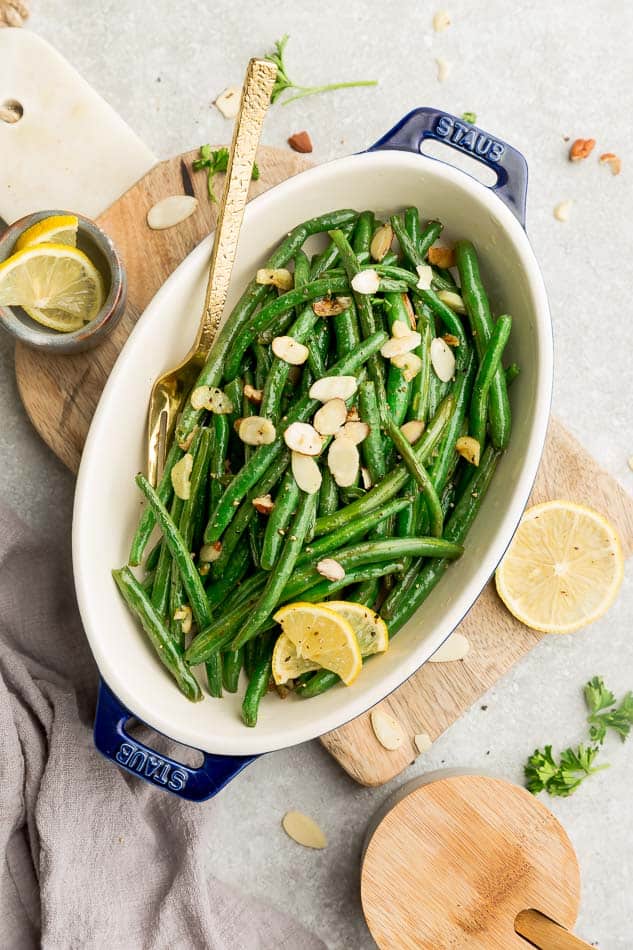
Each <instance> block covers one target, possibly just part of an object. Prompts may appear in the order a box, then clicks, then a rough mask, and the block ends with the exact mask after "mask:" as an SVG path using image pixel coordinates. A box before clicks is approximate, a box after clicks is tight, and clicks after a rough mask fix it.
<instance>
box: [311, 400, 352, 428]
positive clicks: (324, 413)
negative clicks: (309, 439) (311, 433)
mask: <svg viewBox="0 0 633 950" xmlns="http://www.w3.org/2000/svg"><path fill="white" fill-rule="evenodd" d="M346 419H347V406H346V405H345V400H344V399H330V400H328V402H324V403H323V405H322V406H321V408H320V409H318V410H317V411H316V412H315V414H314V419H313V420H312V421H313V423H314V428H315V429H316V430H317V432H318V433H319V434H320V435H334V433H335V432H338V430H339V429H340V428H341V427H342V426H343V425H345V420H346Z"/></svg>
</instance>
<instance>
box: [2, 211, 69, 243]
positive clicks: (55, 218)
mask: <svg viewBox="0 0 633 950" xmlns="http://www.w3.org/2000/svg"><path fill="white" fill-rule="evenodd" d="M78 228H79V219H78V218H77V217H76V215H74V214H52V215H50V216H49V217H48V218H42V220H41V221H37V222H36V223H35V224H32V225H31V227H30V228H27V229H26V231H23V232H22V234H21V235H20V237H19V238H18V239H17V241H16V242H15V250H16V251H23V250H24V248H25V247H33V245H34V244H42V243H46V244H68V245H69V246H70V247H76V246H77V230H78Z"/></svg>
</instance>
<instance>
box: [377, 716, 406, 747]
mask: <svg viewBox="0 0 633 950" xmlns="http://www.w3.org/2000/svg"><path fill="white" fill-rule="evenodd" d="M369 718H370V720H371V727H372V729H373V730H374V735H375V736H376V738H377V739H378V742H379V743H380V744H381V746H383V747H384V748H385V749H389V751H390V752H395V750H396V749H399V748H400V747H401V746H402V745H403V743H404V739H405V735H404V730H403V728H402V726H401V725H400V723H399V722H398V720H397V719H394V717H393V716H390V715H389V713H386V712H385V711H384V710H383V709H372V711H371V713H370V716H369Z"/></svg>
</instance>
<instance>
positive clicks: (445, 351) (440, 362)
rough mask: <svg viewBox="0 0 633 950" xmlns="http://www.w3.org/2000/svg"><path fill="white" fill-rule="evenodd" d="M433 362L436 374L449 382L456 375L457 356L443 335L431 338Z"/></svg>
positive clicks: (443, 380)
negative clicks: (443, 338)
mask: <svg viewBox="0 0 633 950" xmlns="http://www.w3.org/2000/svg"><path fill="white" fill-rule="evenodd" d="M431 364H432V366H433V369H434V370H435V374H436V376H437V377H438V378H439V379H441V380H442V382H443V383H448V382H449V381H450V380H451V379H452V378H453V376H454V375H455V356H454V355H453V351H452V350H451V348H450V346H447V345H446V343H445V342H444V340H442V338H441V337H438V336H436V337H435V339H434V340H431Z"/></svg>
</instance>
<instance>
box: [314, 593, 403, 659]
mask: <svg viewBox="0 0 633 950" xmlns="http://www.w3.org/2000/svg"><path fill="white" fill-rule="evenodd" d="M325 606H326V607H329V608H330V609H331V610H335V611H336V613H337V614H340V615H341V617H344V618H345V619H346V620H347V621H348V622H349V623H350V624H351V626H352V629H353V631H354V633H355V634H356V639H357V640H358V646H359V647H360V653H361V656H372V655H373V654H374V653H384V652H385V650H386V649H387V647H388V646H389V631H388V630H387V624H386V623H385V621H384V620H383V619H382V617H379V616H378V614H377V613H376V612H375V611H374V610H371V608H369V607H364V606H363V605H362V604H355V603H354V602H353V601H351V600H328V602H327V604H326V605H325Z"/></svg>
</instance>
